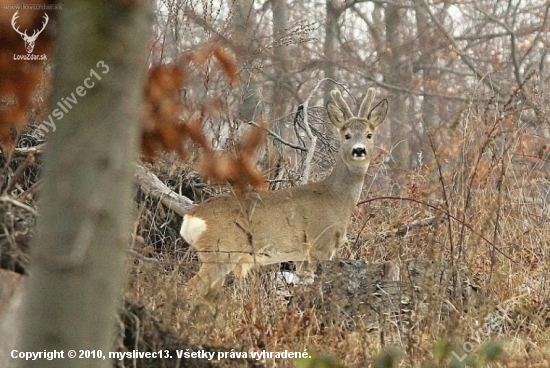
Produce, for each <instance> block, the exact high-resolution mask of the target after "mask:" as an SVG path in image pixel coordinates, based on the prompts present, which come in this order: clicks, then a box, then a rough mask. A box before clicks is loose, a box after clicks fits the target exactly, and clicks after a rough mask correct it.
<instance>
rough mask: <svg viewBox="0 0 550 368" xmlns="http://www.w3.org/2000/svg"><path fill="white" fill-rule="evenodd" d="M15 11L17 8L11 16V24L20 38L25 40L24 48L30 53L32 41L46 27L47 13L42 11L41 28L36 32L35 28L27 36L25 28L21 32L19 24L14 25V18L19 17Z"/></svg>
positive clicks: (32, 45)
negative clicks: (30, 34)
mask: <svg viewBox="0 0 550 368" xmlns="http://www.w3.org/2000/svg"><path fill="white" fill-rule="evenodd" d="M17 13H19V10H18V11H16V12H15V14H14V15H13V17H12V18H11V26H12V27H13V29H14V30H15V32H17V33H19V34H20V35H21V38H23V40H24V41H25V49H27V54H30V53H31V52H32V50H33V49H34V42H35V41H36V39H37V38H38V35H39V34H40V33H42V31H43V30H44V28H46V25H47V24H48V20H49V18H48V14H46V13H44V21H43V22H42V29H41V30H40V31H38V32H37V31H36V29H35V30H34V32H33V33H32V36H29V35H27V30H25V32H21V31H20V30H19V26H16V25H15V21H16V19H17V18H19V15H18V14H17Z"/></svg>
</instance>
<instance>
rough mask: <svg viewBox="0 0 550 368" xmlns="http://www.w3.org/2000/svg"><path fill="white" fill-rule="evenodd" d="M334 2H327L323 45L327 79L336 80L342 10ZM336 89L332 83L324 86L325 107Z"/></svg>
mask: <svg viewBox="0 0 550 368" xmlns="http://www.w3.org/2000/svg"><path fill="white" fill-rule="evenodd" d="M333 1H334V0H327V2H326V8H327V9H326V12H327V19H326V23H325V42H324V45H323V54H324V58H325V63H324V74H325V78H329V79H332V80H335V79H336V66H335V64H334V60H333V58H334V55H335V53H336V43H337V40H338V18H339V17H340V14H341V13H342V10H340V9H338V8H337V6H336V5H335V4H333ZM333 88H334V85H333V84H332V83H325V86H324V91H323V92H324V97H323V98H324V105H326V104H327V102H328V101H332V98H331V97H330V91H331V90H332V89H333Z"/></svg>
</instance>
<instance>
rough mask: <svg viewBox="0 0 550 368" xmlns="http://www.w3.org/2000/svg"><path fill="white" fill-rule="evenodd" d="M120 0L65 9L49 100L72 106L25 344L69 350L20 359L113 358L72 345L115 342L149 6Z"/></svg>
mask: <svg viewBox="0 0 550 368" xmlns="http://www.w3.org/2000/svg"><path fill="white" fill-rule="evenodd" d="M146 3H147V2H145V4H146ZM122 4H125V3H124V2H111V1H98V2H90V1H82V0H80V1H73V2H71V3H69V4H66V6H65V7H64V8H63V11H62V12H60V16H61V17H60V22H59V24H60V28H59V32H58V35H59V36H58V48H57V55H56V73H55V80H54V95H53V99H52V101H51V102H52V104H51V108H52V112H55V109H58V111H61V110H62V108H61V104H63V105H65V106H66V107H67V110H68V112H66V113H65V114H64V116H63V118H62V119H60V120H59V121H58V122H57V129H56V131H55V132H52V133H51V136H50V139H49V142H48V148H47V151H46V153H45V172H44V188H43V192H42V193H41V200H40V213H41V217H40V218H39V224H38V230H37V237H36V241H35V244H34V247H33V251H32V265H31V271H30V273H31V278H30V282H29V285H28V286H29V288H28V294H27V295H26V299H25V302H24V320H23V326H22V336H21V344H20V348H19V350H21V351H33V352H41V351H54V350H57V351H64V354H65V359H55V360H45V359H39V360H35V361H32V360H27V361H23V360H22V361H21V366H22V367H41V368H48V367H52V368H54V367H55V368H63V367H67V368H69V367H71V368H74V367H109V366H111V365H112V362H111V361H110V360H109V359H105V360H102V359H69V358H67V354H68V351H69V350H70V349H72V350H75V351H76V352H77V353H78V351H79V350H101V351H103V352H104V353H107V352H108V351H109V350H113V341H114V338H115V331H116V330H115V327H116V324H115V322H116V311H117V307H118V306H119V303H120V298H121V289H122V287H123V285H124V276H125V267H124V255H125V252H124V247H125V246H126V245H127V244H128V241H129V234H130V224H131V212H132V211H131V210H132V195H131V194H132V184H133V175H132V173H133V171H134V168H135V166H134V165H133V161H134V159H135V157H136V150H137V146H138V133H139V127H140V108H139V106H140V102H141V98H142V91H143V89H144V87H143V84H144V79H145V74H146V41H147V34H148V32H149V22H148V18H151V15H150V14H148V11H149V9H148V7H146V6H143V5H137V4H142V3H141V2H138V3H131V4H132V5H122ZM128 4H130V3H128ZM90 86H92V87H90ZM84 92H85V94H84V95H83V93H84ZM75 99H76V101H77V102H72V103H70V102H69V101H70V100H73V101H74V100H75ZM58 102H59V103H58ZM69 104H70V105H72V108H70V109H69V107H68V105H69ZM61 112H62V111H61Z"/></svg>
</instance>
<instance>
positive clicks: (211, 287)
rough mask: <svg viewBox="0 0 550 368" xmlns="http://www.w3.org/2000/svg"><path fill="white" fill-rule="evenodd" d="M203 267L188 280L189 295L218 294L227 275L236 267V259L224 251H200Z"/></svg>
mask: <svg viewBox="0 0 550 368" xmlns="http://www.w3.org/2000/svg"><path fill="white" fill-rule="evenodd" d="M199 259H200V260H201V263H202V265H201V268H200V270H199V272H198V273H197V274H196V275H195V276H193V277H192V278H191V280H189V281H188V282H187V285H186V289H185V291H186V293H187V294H188V295H194V296H202V295H205V294H209V295H216V294H217V293H219V291H220V290H221V287H222V286H223V283H224V281H225V276H227V274H228V273H229V272H231V271H232V270H233V269H234V268H235V264H236V262H235V261H236V259H235V257H231V255H230V254H225V253H223V252H210V251H207V252H200V251H199Z"/></svg>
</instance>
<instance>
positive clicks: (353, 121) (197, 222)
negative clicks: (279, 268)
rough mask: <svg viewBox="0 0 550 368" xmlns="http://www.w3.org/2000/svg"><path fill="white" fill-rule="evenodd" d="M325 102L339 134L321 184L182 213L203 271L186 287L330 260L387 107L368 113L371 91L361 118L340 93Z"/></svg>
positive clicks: (213, 202) (214, 202) (198, 288)
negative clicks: (286, 264) (256, 270)
mask: <svg viewBox="0 0 550 368" xmlns="http://www.w3.org/2000/svg"><path fill="white" fill-rule="evenodd" d="M332 97H333V99H334V101H335V103H334V102H329V103H328V104H327V111H328V115H329V119H330V120H331V122H332V123H333V124H334V125H335V126H336V127H338V128H339V130H340V135H341V147H340V150H339V152H338V156H337V160H336V165H335V167H334V169H333V171H332V173H331V174H330V175H329V176H328V177H327V178H326V179H324V180H322V181H319V182H316V183H311V184H307V185H303V186H298V187H294V188H290V189H283V190H278V191H272V192H258V193H248V194H246V195H245V196H242V197H237V196H234V195H226V196H220V197H216V198H212V199H210V200H208V201H206V202H204V203H202V204H200V205H199V206H197V207H196V208H194V209H193V210H192V211H190V213H189V214H187V215H185V217H184V221H183V224H182V228H181V231H180V234H181V235H182V237H183V238H184V239H185V240H186V241H187V242H188V243H189V244H190V245H192V246H193V247H194V248H195V249H196V250H197V252H198V254H199V258H200V260H201V262H202V266H201V269H200V270H199V272H198V273H197V275H195V276H194V277H193V278H192V279H191V280H190V281H189V283H188V285H187V288H188V291H189V292H198V293H203V292H207V291H208V290H209V289H211V288H218V287H220V286H221V285H222V284H223V281H224V279H225V276H226V275H227V274H228V273H229V272H231V271H234V272H235V274H236V275H238V276H241V277H244V276H245V275H246V274H247V272H248V270H249V269H250V268H252V267H254V266H256V265H269V264H274V263H281V262H288V261H296V262H303V261H317V260H327V259H332V258H333V257H334V255H335V253H336V251H337V249H338V247H340V246H341V245H343V244H344V243H345V242H346V241H347V237H346V232H347V227H348V225H349V222H350V220H351V216H352V213H353V210H354V208H355V204H356V203H357V201H358V199H359V196H360V194H361V191H362V187H363V181H364V176H365V174H366V172H367V169H368V167H369V163H370V159H371V157H372V156H371V155H372V150H373V147H374V144H373V139H372V138H373V134H374V131H375V130H376V128H377V127H378V125H379V124H380V123H381V122H382V121H383V120H384V118H385V115H386V112H387V101H385V100H384V101H382V102H381V103H379V104H378V105H377V106H376V107H375V108H373V109H372V110H370V105H371V103H372V100H373V98H374V90H372V89H370V90H369V91H368V93H367V96H366V97H365V100H364V101H363V103H362V105H361V109H360V114H359V116H358V117H354V116H353V115H352V114H351V111H350V109H349V107H348V106H347V104H346V103H345V101H344V100H343V98H342V96H341V95H340V93H339V92H337V91H333V93H332Z"/></svg>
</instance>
